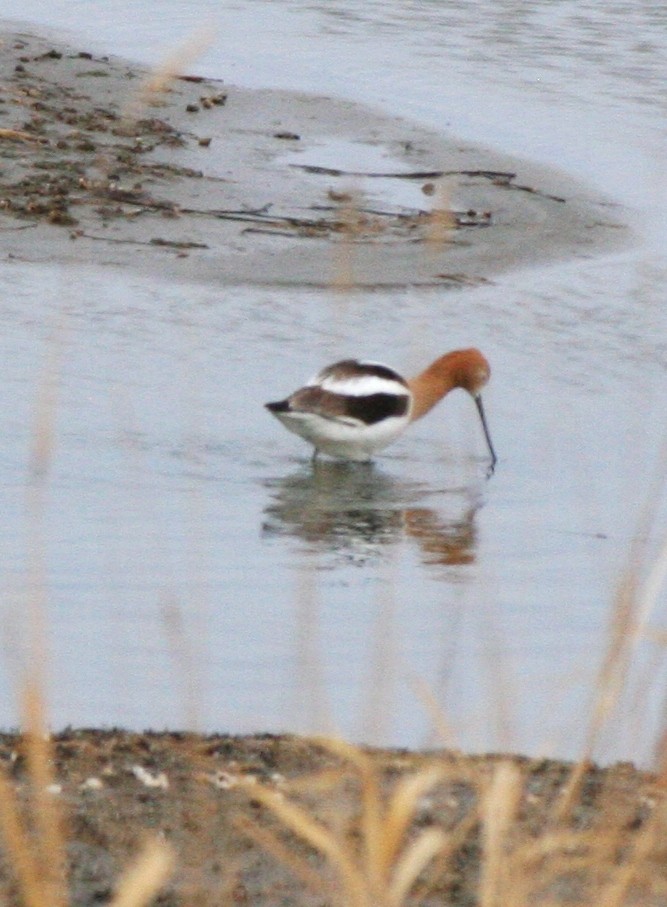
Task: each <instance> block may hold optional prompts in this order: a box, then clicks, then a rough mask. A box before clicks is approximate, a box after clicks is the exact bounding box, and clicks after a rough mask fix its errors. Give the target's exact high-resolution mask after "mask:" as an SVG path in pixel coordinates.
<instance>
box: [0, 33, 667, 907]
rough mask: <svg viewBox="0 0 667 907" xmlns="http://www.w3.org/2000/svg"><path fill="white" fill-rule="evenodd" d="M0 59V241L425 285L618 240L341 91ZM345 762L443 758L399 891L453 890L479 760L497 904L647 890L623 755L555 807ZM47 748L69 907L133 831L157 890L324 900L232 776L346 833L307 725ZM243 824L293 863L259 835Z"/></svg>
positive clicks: (55, 58) (537, 767)
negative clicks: (153, 840)
mask: <svg viewBox="0 0 667 907" xmlns="http://www.w3.org/2000/svg"><path fill="white" fill-rule="evenodd" d="M0 74H1V76H2V80H3V85H4V89H3V93H2V96H0V102H1V103H0V156H1V161H0V255H2V258H3V260H5V261H10V260H17V261H21V262H60V263H71V264H72V265H79V264H85V263H87V262H95V263H96V264H107V265H108V266H109V267H118V268H136V269H140V270H141V271H144V272H147V273H159V274H160V275H161V276H162V277H165V276H166V277H169V278H172V279H177V280H184V281H191V280H197V281H206V282H211V283H215V282H220V283H221V284H225V285H230V284H234V283H256V284H269V285H270V284H287V285H289V284H293V285H298V284H300V285H317V286H330V285H332V284H336V283H345V284H349V285H358V286H365V287H370V288H372V287H378V286H389V285H409V284H415V285H420V284H421V285H427V284H430V285H433V284H436V285H442V286H443V287H444V288H447V287H454V286H461V285H466V284H474V283H476V282H480V281H485V280H492V279H493V277H494V275H498V274H500V273H502V272H503V271H505V270H507V269H510V268H515V267H525V266H531V265H537V264H541V263H547V262H553V261H558V260H566V259H569V258H572V257H576V256H579V257H585V256H592V255H596V254H599V253H600V252H602V251H604V250H608V249H612V248H614V247H617V246H618V245H619V244H621V243H627V242H628V241H629V233H628V231H627V230H626V228H624V227H623V226H622V221H623V217H622V212H621V211H619V209H617V208H615V207H614V206H613V205H612V204H611V203H610V202H609V201H607V200H605V199H601V198H596V197H594V196H593V195H591V194H590V193H588V192H587V191H586V190H584V189H583V187H581V186H578V185H576V184H575V183H573V182H572V181H571V180H569V179H568V178H567V177H565V176H563V175H559V174H555V173H552V172H548V171H546V170H543V169H541V168H538V167H534V166H532V165H530V164H528V163H525V162H522V161H518V160H515V159H509V158H507V157H504V156H501V155H497V154H495V153H493V152H490V151H485V150H483V149H479V148H472V147H468V146H466V145H464V144H463V143H460V142H457V141H455V140H448V139H446V138H443V137H442V136H440V135H436V134H434V133H430V132H428V131H426V130H424V129H421V128H420V127H418V126H415V125H414V124H412V123H410V122H408V121H406V120H401V119H397V118H392V117H388V116H385V115H382V114H379V113H377V112H374V111H369V110H367V109H365V108H363V107H361V106H359V105H355V104H350V103H346V102H344V101H339V100H333V99H328V98H314V97H309V96H306V95H297V94H291V93H285V92H275V91H270V90H266V91H248V90H243V89H240V88H236V87H233V86H228V85H226V84H225V83H223V82H218V81H213V80H210V79H200V78H198V77H197V76H182V77H179V78H173V79H170V80H169V81H168V82H167V83H165V86H164V89H165V90H159V91H156V90H149V89H148V87H147V86H148V82H149V81H150V74H148V73H146V72H145V71H144V70H142V68H141V67H139V66H135V65H134V64H130V63H127V62H126V61H122V60H118V59H113V58H109V57H106V56H105V57H99V56H95V55H92V54H90V53H88V52H87V51H86V49H85V48H83V49H72V48H68V47H66V46H63V45H61V44H55V43H54V42H52V41H50V40H48V39H44V38H39V37H34V36H31V35H26V34H12V35H10V34H5V35H4V37H3V39H2V43H1V45H0ZM154 75H155V74H154ZM334 140H335V141H337V142H339V141H341V140H346V141H347V142H348V143H363V144H365V145H369V146H373V147H375V148H376V149H380V150H384V151H386V154H387V163H388V166H387V169H386V170H385V169H383V170H378V171H374V172H373V173H374V175H369V172H368V171H363V172H362V171H359V170H357V169H356V168H355V167H354V166H353V165H350V162H349V161H346V160H341V161H340V164H339V165H338V166H336V167H332V166H331V165H330V162H328V163H327V164H326V166H325V165H320V164H318V163H317V148H318V147H320V148H323V149H326V148H327V147H328V143H330V142H332V141H334ZM300 159H301V160H300ZM304 161H307V163H305V164H304ZM373 180H377V181H378V185H380V186H381V187H382V188H381V189H380V190H378V193H377V194H376V193H373V197H372V198H370V197H369V198H362V197H360V196H359V195H358V194H357V190H358V185H359V183H360V181H365V183H366V184H368V182H369V181H370V182H372V181H373ZM401 181H409V182H410V184H411V185H414V186H417V187H418V188H419V192H420V193H421V196H422V197H423V200H424V206H423V208H421V207H415V208H406V207H402V206H399V205H397V204H396V203H395V201H394V198H393V193H392V188H391V187H392V186H393V185H395V184H397V183H399V182H401ZM383 193H384V195H385V196H386V197H385V198H384V199H383V198H382V196H383ZM434 200H435V202H436V204H435V208H436V213H435V214H434V213H433V206H434ZM438 208H440V209H441V210H440V211H438V210H437V209H438ZM26 753H27V750H26V745H25V742H24V741H23V740H21V739H20V737H18V736H16V735H10V734H7V735H4V736H2V737H0V759H1V760H2V764H3V766H4V768H5V772H6V774H7V777H8V778H9V780H10V782H11V784H10V787H11V789H12V790H15V791H16V792H17V794H18V796H19V799H20V800H21V801H22V802H23V803H24V804H25V806H26V812H27V814H28V815H33V816H34V815H35V809H34V799H32V798H33V797H34V794H35V792H34V790H33V787H32V784H31V782H30V777H29V776H30V772H29V760H28V759H27V758H26ZM368 759H369V762H368V765H367V769H368V772H370V775H368V774H367V776H366V783H368V779H369V777H371V778H375V779H376V780H377V784H378V791H379V792H380V793H381V796H382V797H385V796H388V795H389V794H390V792H391V791H392V790H394V789H395V785H396V784H397V783H398V782H399V780H400V779H404V778H406V777H408V776H410V775H412V774H413V773H416V772H420V771H422V770H425V769H430V767H432V766H434V765H435V766H437V767H438V769H439V771H440V772H441V773H442V777H441V778H440V780H439V781H438V782H437V783H435V784H434V785H433V787H432V788H431V789H429V790H428V792H425V793H424V796H423V797H420V798H419V802H418V804H417V807H416V810H415V816H414V821H413V823H412V830H411V832H410V833H409V835H408V838H409V839H414V837H415V836H416V835H418V834H419V832H420V831H422V830H425V829H430V828H434V829H440V830H441V831H442V832H443V834H444V836H445V840H446V841H447V845H446V847H445V848H444V849H443V850H442V852H441V854H440V856H439V857H437V858H436V859H435V860H434V861H432V862H430V863H429V864H428V866H427V867H426V869H425V870H424V871H423V872H422V873H421V875H420V879H419V886H421V895H420V896H419V897H418V902H419V903H420V904H443V903H444V904H456V905H471V904H475V903H477V902H478V900H479V892H480V885H482V884H483V882H484V878H485V872H486V871H487V870H486V869H485V867H488V866H489V846H490V845H489V838H488V829H489V827H490V826H489V821H490V820H489V818H488V816H489V806H488V802H487V800H486V799H485V798H486V797H488V791H489V788H490V785H491V783H492V779H493V777H494V772H495V771H496V770H497V769H498V767H499V766H500V765H501V764H502V765H505V764H507V765H510V766H512V767H513V769H514V771H515V777H516V779H518V784H519V787H518V788H517V790H519V791H520V795H519V796H518V799H517V801H516V803H515V808H514V811H513V812H512V814H511V815H510V820H509V825H508V826H507V828H506V829H505V838H504V839H503V840H504V841H505V845H504V847H505V848H506V856H507V859H508V860H509V861H510V862H508V865H510V863H511V860H510V858H511V859H514V858H515V857H516V859H517V860H518V862H517V866H519V865H520V866H522V867H524V869H523V870H522V872H521V873H520V878H519V876H518V875H517V877H516V878H515V879H514V883H515V884H517V885H520V886H523V887H522V888H521V891H524V890H525V892H526V898H524V900H521V898H520V897H519V895H516V898H515V899H514V900H513V903H517V904H518V903H524V902H526V903H528V902H530V903H570V904H572V903H577V904H579V903H582V904H583V903H586V904H596V903H601V902H602V899H603V895H606V894H608V893H609V891H610V890H611V888H610V886H613V885H617V886H618V885H620V886H625V887H624V888H623V891H622V894H623V897H624V898H625V899H624V900H622V901H613V903H635V902H637V903H639V902H641V903H642V904H659V903H662V904H664V903H666V902H667V870H666V869H665V866H666V865H667V864H666V863H665V860H664V844H663V843H662V841H663V840H664V835H662V836H661V834H660V832H661V830H664V828H665V827H666V822H667V812H666V811H665V810H666V805H665V796H664V787H663V785H662V784H660V783H659V781H658V780H657V779H656V778H654V777H652V776H650V775H647V774H643V773H640V772H638V771H636V770H635V769H634V768H633V767H632V766H628V765H622V766H616V767H613V768H609V769H605V770H602V769H597V768H593V767H591V768H590V769H589V770H588V771H587V772H586V773H585V774H584V775H583V776H582V779H581V785H580V787H577V788H576V789H575V790H574V792H573V795H572V802H571V804H570V805H569V806H568V808H567V809H565V811H564V812H563V809H562V807H563V804H567V803H569V801H568V795H567V785H568V783H569V780H570V778H571V775H572V771H573V767H572V766H570V765H567V764H565V763H561V762H556V761H547V760H528V759H522V758H520V757H513V756H509V757H499V756H487V757H472V756H465V755H461V754H456V753H449V752H438V753H408V752H402V751H401V752H399V751H376V752H372V753H368ZM368 766H370V767H371V768H368ZM51 767H52V773H53V781H54V783H53V786H52V787H51V788H50V789H49V796H50V797H52V798H53V803H54V804H56V806H57V808H58V809H59V810H60V811H61V812H62V816H63V829H64V840H65V841H66V852H67V864H68V885H69V889H70V891H71V899H70V900H71V903H72V904H76V905H92V904H103V903H107V902H108V901H109V899H110V898H111V896H112V894H113V891H114V889H115V886H116V884H117V881H118V878H119V875H120V874H121V872H122V870H123V868H124V867H125V866H126V865H127V864H128V861H130V860H131V859H132V857H133V856H134V855H135V854H136V852H137V849H138V847H139V846H140V845H141V843H142V841H143V840H144V839H145V836H146V835H147V834H149V833H150V834H156V835H158V836H159V837H160V838H161V839H163V840H167V841H169V842H170V843H171V844H173V846H174V850H175V853H176V865H175V870H174V874H173V876H172V878H171V880H170V881H169V883H168V884H167V886H166V887H165V889H164V892H163V894H162V895H161V896H160V898H159V900H158V901H157V903H160V904H163V905H176V904H179V905H180V904H183V905H186V904H187V905H196V904H213V903H216V904H217V903H241V904H243V903H248V904H263V905H264V904H279V903H280V904H313V905H315V904H317V905H321V904H329V903H335V901H336V899H335V894H334V892H335V890H336V886H337V885H338V890H340V885H339V884H338V883H336V876H335V873H333V872H332V870H331V867H330V865H329V864H328V863H327V861H326V860H324V859H323V858H322V856H321V854H319V853H318V852H317V851H316V849H313V848H312V847H307V846H306V845H305V844H303V843H302V842H299V841H298V840H296V839H295V838H293V837H292V838H290V836H289V835H286V834H285V833H284V831H281V829H280V824H279V823H278V822H277V821H276V819H275V818H272V817H271V815H270V812H269V811H268V810H267V808H266V806H262V805H261V804H260V802H259V799H258V796H256V795H255V796H253V786H257V785H264V786H265V787H266V788H267V789H268V790H269V791H273V792H277V793H278V794H279V795H280V796H281V797H282V798H283V799H285V800H288V801H292V800H294V801H295V802H298V803H300V804H301V805H303V806H305V808H306V809H307V811H308V814H309V815H310V816H312V817H314V818H316V819H317V820H318V821H321V822H322V823H324V824H325V825H326V826H327V827H330V828H331V829H335V830H336V831H335V834H336V835H338V836H339V838H341V837H342V839H344V840H345V841H346V842H347V844H348V845H349V846H350V847H351V848H352V851H353V852H354V853H357V852H360V850H363V847H362V843H361V842H363V834H364V833H363V830H362V828H361V827H360V824H359V822H360V820H359V810H360V806H359V804H360V794H361V786H362V785H361V782H360V774H359V772H360V769H359V766H358V765H357V767H356V768H355V767H354V761H353V760H352V761H350V760H345V759H342V758H340V757H337V756H334V755H333V754H332V753H331V752H330V751H329V750H327V749H326V748H323V747H322V746H321V745H320V744H318V743H317V742H315V741H309V740H306V739H300V738H296V737H291V736H288V735H285V736H270V735H260V736H256V737H252V736H250V737H227V736H214V737H205V736H196V735H186V734H177V733H145V734H135V733H130V732H126V731H101V730H81V731H79V730H76V731H67V732H63V733H60V734H58V735H57V736H56V737H55V738H54V750H53V759H52V766H51ZM0 800H2V798H0ZM485 804H486V805H485ZM559 812H563V814H562V815H561V816H560V817H559V816H558V814H559ZM0 813H2V808H1V803H0ZM485 817H486V818H485ZM33 821H34V820H33ZM485 823H486V824H485ZM258 829H259V831H258ZM267 830H269V831H272V832H273V833H275V834H277V835H278V836H279V838H281V840H283V842H284V845H285V852H284V854H283V857H285V855H289V854H292V855H293V856H294V855H295V856H296V857H298V858H299V860H301V861H302V863H305V864H306V865H307V866H308V867H309V870H310V875H308V873H304V872H302V874H301V875H298V874H297V875H295V874H294V872H291V871H290V870H289V868H288V867H287V865H286V860H285V859H284V858H283V859H281V858H280V857H277V856H276V853H275V852H274V853H273V855H272V854H271V852H270V850H271V848H270V847H268V846H266V845H267V842H266V840H265V841H264V843H260V841H259V838H261V836H262V834H263V833H266V831H267ZM531 847H532V850H530V848H531ZM521 848H523V850H521ZM519 857H520V859H519ZM522 860H523V862H521V861H522ZM299 865H301V864H299ZM629 865H633V866H635V869H633V870H628V871H626V869H627V867H628V866H629ZM15 866H16V863H15V861H13V860H12V859H9V858H8V857H7V855H6V853H5V854H3V855H2V857H1V858H0V891H2V898H3V902H4V903H7V904H19V903H21V895H20V890H19V887H18V885H17V877H16V873H15ZM302 869H303V866H302ZM332 886H333V887H332ZM419 886H418V887H419ZM513 890H515V891H516V890H518V889H513ZM619 890H620V889H619ZM528 894H530V898H528ZM626 896H627V897H626ZM416 902H417V900H415V903H416ZM609 903H611V902H609Z"/></svg>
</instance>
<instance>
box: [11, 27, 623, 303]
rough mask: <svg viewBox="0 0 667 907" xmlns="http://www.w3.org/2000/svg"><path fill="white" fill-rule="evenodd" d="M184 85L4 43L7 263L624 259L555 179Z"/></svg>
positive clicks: (388, 127) (176, 272) (289, 103)
mask: <svg viewBox="0 0 667 907" xmlns="http://www.w3.org/2000/svg"><path fill="white" fill-rule="evenodd" d="M171 75H172V76H173V77H170V78H167V77H165V74H164V73H162V74H161V73H155V72H154V73H150V72H147V71H146V70H145V69H144V68H142V67H141V66H139V65H135V64H132V63H129V62H127V61H125V60H121V59H117V58H113V57H107V56H103V57H100V56H99V55H93V54H91V53H89V52H87V51H86V49H85V48H83V49H81V48H76V49H74V48H71V47H67V46H65V45H63V44H58V43H54V42H53V41H52V40H49V39H45V38H42V37H35V36H33V35H29V34H23V33H5V34H4V36H3V37H2V41H1V43H0V77H1V78H2V81H3V83H4V90H3V94H2V98H1V101H2V103H0V161H1V169H0V255H2V257H3V258H4V259H8V258H13V259H18V260H20V261H26V262H40V261H41V262H72V263H79V262H95V263H104V264H108V265H110V266H115V267H125V268H126V267H133V268H139V269H141V270H143V271H148V272H156V273H159V274H161V275H163V276H166V277H168V278H170V279H185V280H197V281H210V282H219V283H223V284H235V283H254V284H283V285H292V284H294V285H299V284H300V285H318V286H328V285H330V284H332V283H347V284H350V285H360V286H367V287H374V286H391V285H411V284H414V285H433V284H436V285H437V284H442V285H444V286H448V285H453V286H458V285H462V284H463V285H465V284H470V283H472V284H474V283H476V282H480V281H485V280H488V279H490V278H492V277H493V275H495V274H498V273H500V272H502V271H505V270H507V269H510V268H515V267H521V266H528V265H534V264H540V263H545V262H550V261H555V260H560V259H567V258H571V257H574V256H590V255H594V254H597V253H598V252H600V251H601V250H603V249H605V248H610V247H611V246H613V245H615V244H616V245H618V244H619V243H620V242H623V241H625V242H627V235H626V231H625V230H624V229H622V228H621V227H620V226H619V221H620V220H621V217H620V212H619V210H618V209H616V208H615V207H614V206H613V205H612V204H611V203H610V202H609V201H608V200H605V199H602V198H596V197H594V196H593V195H592V194H591V193H588V192H587V191H586V190H585V189H583V187H581V186H579V185H577V184H575V183H574V182H573V181H571V180H569V179H568V178H567V177H565V176H563V175H561V174H556V173H553V172H550V171H547V170H545V169H544V168H540V167H536V166H533V165H531V164H528V163H526V162H522V161H519V160H515V159H512V158H508V157H506V156H504V155H500V154H496V153H494V152H492V151H487V150H484V149H480V148H476V147H470V146H468V145H466V144H465V143H462V142H459V141H456V140H455V139H451V138H448V137H446V136H442V135H438V134H435V133H433V132H430V131H428V130H425V129H423V128H421V127H419V126H417V125H415V124H414V123H411V122H408V121H407V120H403V119H400V118H396V117H391V116H387V115H384V114H382V113H379V112H377V111H373V110H369V109H368V108H366V107H363V106H361V105H358V104H353V103H349V102H346V101H342V100H335V99H332V98H323V97H312V96H308V95H304V94H296V93H291V92H282V91H272V90H264V91H257V90H247V89H242V88H238V87H234V86H231V85H227V84H226V83H224V82H222V81H216V80H211V79H203V78H199V77H197V76H196V75H184V74H182V73H181V74H176V75H174V74H171ZM490 138H492V137H490ZM369 155H370V156H371V158H372V160H373V165H372V166H371V167H369V166H368V165H365V164H364V162H365V161H367V160H368V158H369ZM406 197H407V202H406Z"/></svg>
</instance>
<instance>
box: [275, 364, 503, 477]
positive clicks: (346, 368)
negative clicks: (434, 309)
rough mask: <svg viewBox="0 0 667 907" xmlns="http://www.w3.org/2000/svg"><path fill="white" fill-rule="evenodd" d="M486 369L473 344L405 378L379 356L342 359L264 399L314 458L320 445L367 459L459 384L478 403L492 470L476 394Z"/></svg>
mask: <svg viewBox="0 0 667 907" xmlns="http://www.w3.org/2000/svg"><path fill="white" fill-rule="evenodd" d="M490 374H491V369H490V367H489V363H488V362H487V360H486V359H485V358H484V356H483V355H482V354H481V353H480V351H479V350H476V349H467V350H454V351H453V352H451V353H445V355H444V356H440V358H439V359H436V360H435V362H433V363H431V365H429V367H428V368H427V369H425V370H424V371H423V372H421V373H420V374H419V375H417V376H416V377H414V378H410V379H408V380H406V379H405V378H403V377H401V375H399V374H398V373H397V372H395V371H394V370H393V369H391V368H389V367H388V366H386V365H381V364H380V363H378V362H368V361H363V360H362V361H359V360H356V359H343V360H342V361H341V362H336V363H334V364H333V365H330V366H328V367H327V368H325V369H323V370H322V371H321V372H319V373H318V374H317V375H316V376H315V377H314V378H312V379H311V380H310V381H309V382H308V383H307V384H306V385H305V386H304V387H301V388H299V390H297V391H294V393H293V394H290V396H289V397H287V398H286V399H285V400H279V401H277V402H275V403H267V404H266V408H267V409H268V410H269V412H272V413H273V415H274V416H275V417H276V418H277V419H279V420H280V421H281V422H282V423H283V425H284V426H285V428H287V429H289V431H292V432H294V433H295V434H297V435H300V436H301V437H302V438H305V440H306V441H309V442H310V443H311V444H312V445H313V446H314V448H315V449H314V452H313V459H314V460H315V459H316V458H317V455H318V453H319V452H320V451H321V452H322V453H326V454H329V455H331V456H333V457H340V458H342V459H345V460H360V461H367V460H370V458H371V456H372V455H373V454H374V453H375V452H376V451H378V450H382V448H383V447H386V446H387V445H388V444H391V442H392V441H394V440H395V439H396V438H397V437H398V436H399V435H400V434H401V433H402V432H403V431H405V429H406V428H407V427H408V425H409V424H410V423H411V422H414V421H415V420H416V419H421V417H422V416H424V415H426V413H427V412H429V410H431V409H432V408H433V407H434V406H435V405H436V403H438V402H439V401H440V400H442V398H443V397H444V396H445V395H446V394H448V393H449V392H450V391H452V390H454V389H455V388H457V387H461V388H463V390H466V391H468V393H469V394H470V395H471V396H472V398H473V400H474V401H475V404H476V405H477V410H478V412H479V416H480V419H481V420H482V429H483V431H484V437H485V438H486V443H487V445H488V447H489V453H490V454H491V466H490V469H489V472H493V469H494V467H495V465H496V460H497V457H496V454H495V451H494V449H493V444H492V443H491V435H490V434H489V429H488V426H487V423H486V416H485V415H484V407H483V406H482V397H481V390H482V388H483V387H484V386H485V384H486V383H487V381H488V380H489V376H490Z"/></svg>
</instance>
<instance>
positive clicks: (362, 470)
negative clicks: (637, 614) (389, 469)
mask: <svg viewBox="0 0 667 907" xmlns="http://www.w3.org/2000/svg"><path fill="white" fill-rule="evenodd" d="M269 486H270V488H271V489H272V492H273V498H274V500H273V502H272V503H271V504H269V505H268V506H267V507H266V509H265V522H264V526H263V530H264V532H265V533H266V534H267V535H270V534H273V533H275V534H280V535H289V536H292V537H294V538H298V539H300V540H302V541H303V542H306V543H307V544H308V545H309V546H310V547H311V548H312V549H314V550H325V551H327V552H328V553H335V554H336V555H338V557H340V558H342V559H344V560H345V561H348V562H352V563H356V564H364V563H367V562H368V561H371V560H375V559H378V558H382V557H387V556H388V555H389V552H390V550H391V549H393V548H394V547H395V546H396V545H397V544H399V543H400V542H402V541H404V540H405V539H406V538H409V539H414V540H415V541H416V542H417V544H418V546H419V549H420V550H421V555H422V560H423V562H424V563H425V564H428V565H444V566H453V565H463V564H470V563H473V562H474V560H475V556H476V544H477V531H476V527H475V514H476V512H477V510H478V509H479V507H480V506H481V500H480V499H479V495H478V494H477V493H476V488H477V486H476V485H475V486H474V487H473V488H466V487H457V488H454V489H452V490H451V491H448V492H446V493H442V494H441V501H442V507H439V508H438V510H434V509H433V508H430V507H425V506H423V504H422V503H421V502H422V501H423V500H424V497H426V496H427V495H430V494H431V493H432V491H433V489H432V488H431V487H428V488H427V487H426V486H425V485H422V484H420V483H416V482H407V481H403V480H400V479H396V478H394V477H392V476H389V475H387V474H386V473H384V472H383V471H382V470H381V469H378V468H377V467H376V466H374V465H373V464H372V463H361V464H359V463H347V462H344V461H338V460H322V461H319V462H317V463H316V464H315V465H314V467H311V466H310V465H309V466H308V467H305V466H304V468H302V469H299V470H298V472H295V473H293V474H291V475H289V476H286V477H284V478H281V479H279V480H274V481H271V482H270V483H269Z"/></svg>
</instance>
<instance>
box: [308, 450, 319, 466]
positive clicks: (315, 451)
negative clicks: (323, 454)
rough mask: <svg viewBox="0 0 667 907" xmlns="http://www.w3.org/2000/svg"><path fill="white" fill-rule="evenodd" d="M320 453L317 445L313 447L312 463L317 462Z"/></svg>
mask: <svg viewBox="0 0 667 907" xmlns="http://www.w3.org/2000/svg"><path fill="white" fill-rule="evenodd" d="M318 453H319V450H318V449H317V447H313V455H312V457H311V458H310V462H311V463H317V455H318Z"/></svg>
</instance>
